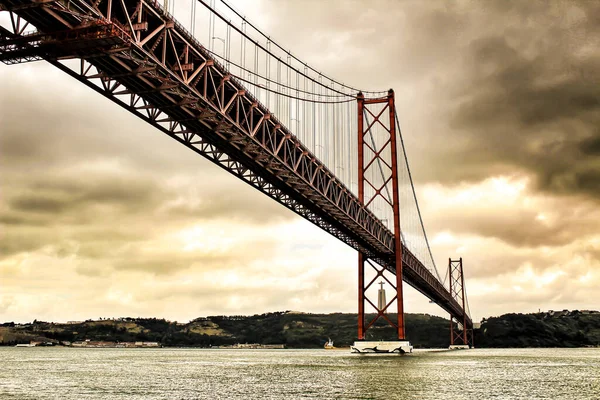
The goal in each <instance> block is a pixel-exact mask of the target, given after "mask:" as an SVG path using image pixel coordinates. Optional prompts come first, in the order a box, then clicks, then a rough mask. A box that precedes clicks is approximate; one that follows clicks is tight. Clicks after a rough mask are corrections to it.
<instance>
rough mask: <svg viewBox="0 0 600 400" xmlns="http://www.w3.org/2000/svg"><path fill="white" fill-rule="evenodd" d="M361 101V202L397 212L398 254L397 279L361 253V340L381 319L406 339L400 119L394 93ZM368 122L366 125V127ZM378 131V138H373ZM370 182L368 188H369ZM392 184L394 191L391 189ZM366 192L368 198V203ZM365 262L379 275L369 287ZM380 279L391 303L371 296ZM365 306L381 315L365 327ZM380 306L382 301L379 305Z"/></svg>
mask: <svg viewBox="0 0 600 400" xmlns="http://www.w3.org/2000/svg"><path fill="white" fill-rule="evenodd" d="M357 99H358V199H359V200H360V201H361V203H362V204H364V205H365V206H366V207H369V206H370V205H372V204H376V203H379V204H380V205H381V206H384V207H391V208H392V210H393V225H394V250H395V251H394V253H395V267H396V268H395V269H396V271H395V272H396V277H395V279H393V278H388V277H386V276H385V275H384V272H385V271H386V270H387V269H386V268H385V267H381V266H379V265H378V264H376V263H374V262H372V260H370V259H369V258H368V257H367V255H366V254H364V253H362V252H359V253H358V339H359V340H364V339H365V335H366V331H367V330H368V329H369V328H370V327H372V326H373V324H374V323H375V322H376V321H377V320H378V319H379V318H383V319H385V320H386V321H387V322H388V323H389V324H390V325H391V326H393V327H394V328H395V329H396V330H397V333H398V339H400V340H404V339H405V332H404V297H403V293H402V242H401V235H400V203H399V196H398V190H399V188H398V154H397V146H396V119H395V117H396V116H395V107H394V91H393V90H392V89H390V90H389V92H388V95H387V96H386V97H381V98H375V99H365V97H364V95H363V94H362V93H359V94H358V96H357ZM382 106H383V107H382ZM365 122H366V124H365ZM375 129H377V133H378V137H377V139H375V138H374V137H373V131H374V130H375ZM365 183H366V186H365ZM390 183H391V190H390V187H389V186H390ZM365 189H366V190H367V192H368V199H367V201H366V202H365ZM365 263H366V264H368V265H370V266H371V267H372V268H373V269H374V270H375V272H376V274H375V277H374V278H372V279H371V280H370V281H369V282H368V283H367V284H366V285H365ZM378 278H383V279H384V280H385V281H386V282H387V283H388V284H389V285H390V287H391V288H392V290H393V292H394V295H393V296H392V298H391V300H390V301H389V302H387V304H385V305H383V304H381V305H380V304H377V305H375V303H374V302H373V301H372V300H371V299H369V298H368V297H367V293H366V292H367V290H368V289H369V288H370V287H371V286H372V285H373V284H374V283H375V281H376V280H377V279H378ZM394 301H396V305H397V310H396V312H397V320H396V321H393V320H392V319H391V318H390V317H389V316H388V315H386V312H389V308H390V306H391V305H392V304H393V303H394ZM365 303H369V304H370V305H371V306H372V307H373V308H374V309H375V310H376V312H377V315H376V316H375V318H373V320H371V321H369V322H368V323H366V324H365V322H366V321H365ZM378 303H379V302H378Z"/></svg>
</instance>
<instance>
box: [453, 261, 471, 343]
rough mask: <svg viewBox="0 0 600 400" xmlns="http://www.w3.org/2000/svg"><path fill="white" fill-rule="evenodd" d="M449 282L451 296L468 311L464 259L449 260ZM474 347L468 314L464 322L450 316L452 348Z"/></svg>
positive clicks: (465, 315) (464, 317)
mask: <svg viewBox="0 0 600 400" xmlns="http://www.w3.org/2000/svg"><path fill="white" fill-rule="evenodd" d="M448 280H449V282H450V295H451V296H452V298H453V299H454V300H456V301H457V302H458V303H459V304H460V305H462V309H463V310H466V308H465V307H466V300H467V298H466V294H465V277H464V275H463V262H462V257H461V258H459V259H458V260H452V259H451V258H449V259H448ZM473 345H474V342H473V327H472V326H468V324H467V313H466V312H465V313H464V314H463V319H462V321H458V320H457V319H456V318H454V317H452V316H450V348H469V347H473Z"/></svg>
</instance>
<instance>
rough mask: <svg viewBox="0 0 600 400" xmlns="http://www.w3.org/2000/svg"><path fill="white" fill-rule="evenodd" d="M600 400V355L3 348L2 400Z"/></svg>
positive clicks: (571, 352) (543, 351) (554, 351)
mask: <svg viewBox="0 0 600 400" xmlns="http://www.w3.org/2000/svg"><path fill="white" fill-rule="evenodd" d="M295 398H298V399H299V398H314V399H481V400H483V399H570V400H580V399H600V349H524V350H514V349H502V350H488V349H475V350H468V351H453V352H448V351H445V352H432V351H430V352H417V353H413V354H412V355H408V356H397V355H394V356H381V355H371V356H360V355H351V354H349V353H348V352H347V351H342V350H340V351H325V350H196V349H71V348H14V347H11V348H6V347H4V348H0V399H295Z"/></svg>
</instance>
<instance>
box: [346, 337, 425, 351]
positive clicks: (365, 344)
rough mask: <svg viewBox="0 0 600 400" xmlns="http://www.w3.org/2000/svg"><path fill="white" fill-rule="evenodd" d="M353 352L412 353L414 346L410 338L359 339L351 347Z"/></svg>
mask: <svg viewBox="0 0 600 400" xmlns="http://www.w3.org/2000/svg"><path fill="white" fill-rule="evenodd" d="M350 350H351V351H352V353H361V354H366V353H399V354H405V353H412V351H413V347H412V345H411V344H410V342H409V341H408V340H396V341H389V342H384V341H357V342H354V345H353V346H352V347H350Z"/></svg>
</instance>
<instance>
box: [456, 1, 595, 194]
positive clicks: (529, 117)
mask: <svg viewBox="0 0 600 400" xmlns="http://www.w3.org/2000/svg"><path fill="white" fill-rule="evenodd" d="M499 3H502V2H499ZM525 3H526V2H517V3H513V4H506V5H502V4H498V9H499V10H498V11H499V12H498V14H497V15H496V18H497V21H496V24H500V25H503V26H505V30H504V31H503V32H501V33H495V34H488V35H484V36H481V37H477V38H475V39H474V40H473V41H472V42H471V43H470V44H469V45H468V47H467V52H466V55H467V57H465V60H464V62H463V67H464V72H463V77H462V79H460V80H459V82H460V86H455V87H454V90H453V93H454V94H455V95H456V102H455V105H454V106H453V107H451V119H450V123H451V127H452V128H453V130H454V133H453V135H457V136H458V138H459V140H462V142H461V143H462V146H460V147H458V148H457V149H455V154H453V155H449V156H448V157H455V156H457V154H456V153H459V152H460V153H461V155H462V157H461V162H463V163H465V164H466V165H467V166H468V167H469V168H470V169H472V170H474V171H475V173H474V174H472V175H475V176H479V177H481V176H484V175H485V174H488V173H490V169H491V168H490V167H493V166H494V165H496V167H498V166H501V165H504V166H505V167H506V166H512V167H514V168H517V169H522V170H526V171H530V172H532V173H533V174H535V175H536V177H537V183H538V185H539V188H540V189H542V190H545V191H550V192H556V193H582V194H587V195H591V196H593V197H596V198H598V197H600V196H599V195H600V184H599V183H598V182H600V163H599V162H598V159H597V152H598V149H599V146H600V145H599V143H600V131H599V130H598V125H599V124H600V73H599V72H598V71H600V53H599V52H598V51H597V48H598V45H600V25H599V24H598V18H597V14H598V12H600V7H598V3H594V2H552V3H549V4H547V5H548V7H544V8H542V7H540V3H535V4H533V5H531V6H526V5H525ZM511 21H512V22H511ZM594 48H595V49H596V50H595V51H594V50H593V49H594ZM461 137H462V139H460V138H461ZM463 168H464V166H463ZM450 170H452V168H450ZM478 172H479V173H478ZM454 178H455V179H461V174H460V173H459V174H458V175H457V176H455V177H454ZM463 178H464V177H463Z"/></svg>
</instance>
